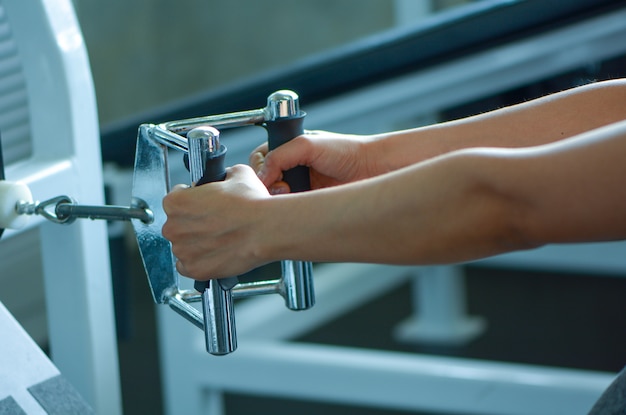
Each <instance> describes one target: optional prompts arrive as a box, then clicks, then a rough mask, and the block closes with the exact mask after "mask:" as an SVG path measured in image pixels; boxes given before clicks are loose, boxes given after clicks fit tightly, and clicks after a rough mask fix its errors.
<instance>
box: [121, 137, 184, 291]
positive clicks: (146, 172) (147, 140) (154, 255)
mask: <svg viewBox="0 0 626 415" xmlns="http://www.w3.org/2000/svg"><path fill="white" fill-rule="evenodd" d="M168 176H169V170H168V167H167V151H166V147H165V146H164V145H162V144H160V143H159V142H157V141H156V140H154V138H153V136H152V128H151V126H150V125H142V126H141V127H139V134H138V137H137V150H136V155H135V171H134V175H133V190H132V196H133V205H134V206H141V207H143V208H146V209H148V208H149V209H150V210H151V211H152V212H153V221H152V222H150V223H145V222H144V221H142V220H139V219H133V220H132V221H131V223H132V225H133V228H134V229H135V234H136V236H137V244H138V246H139V252H140V253H141V259H142V261H143V265H144V268H145V270H146V274H147V276H148V282H149V283H150V289H151V290H152V296H153V298H154V301H155V302H156V303H167V302H168V299H169V297H171V296H172V295H174V294H175V293H176V291H177V290H178V274H177V272H176V268H175V261H174V257H173V256H172V248H171V245H170V242H169V241H168V240H167V239H165V238H164V237H163V235H162V234H161V228H162V227H163V224H164V223H165V221H166V219H167V217H166V215H165V212H164V211H163V208H162V206H161V203H162V200H163V198H164V197H165V195H166V194H167V192H168V191H169V188H170V184H169V177H168Z"/></svg>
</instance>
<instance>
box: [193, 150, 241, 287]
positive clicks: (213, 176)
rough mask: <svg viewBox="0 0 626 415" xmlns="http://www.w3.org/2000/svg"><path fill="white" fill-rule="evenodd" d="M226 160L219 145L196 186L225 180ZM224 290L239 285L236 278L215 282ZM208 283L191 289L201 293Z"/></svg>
mask: <svg viewBox="0 0 626 415" xmlns="http://www.w3.org/2000/svg"><path fill="white" fill-rule="evenodd" d="M225 158H226V147H225V146H224V145H220V148H219V150H218V151H216V152H215V153H212V154H210V155H209V156H208V157H207V160H206V163H205V165H204V174H203V175H202V178H201V179H200V180H198V182H197V183H196V186H201V185H203V184H206V183H213V182H221V181H222V180H224V179H225V178H226V168H225V167H224V159H225ZM184 162H185V167H187V169H189V157H188V155H187V154H185V157H184ZM216 281H217V282H218V283H219V285H220V286H221V287H222V288H223V289H224V290H229V289H231V288H233V287H234V286H235V285H237V284H238V283H239V279H238V278H237V277H229V278H221V279H219V280H216ZM209 284H210V280H209V281H195V282H194V284H193V288H194V289H195V290H196V291H198V292H200V293H202V292H204V290H206V289H207V288H209Z"/></svg>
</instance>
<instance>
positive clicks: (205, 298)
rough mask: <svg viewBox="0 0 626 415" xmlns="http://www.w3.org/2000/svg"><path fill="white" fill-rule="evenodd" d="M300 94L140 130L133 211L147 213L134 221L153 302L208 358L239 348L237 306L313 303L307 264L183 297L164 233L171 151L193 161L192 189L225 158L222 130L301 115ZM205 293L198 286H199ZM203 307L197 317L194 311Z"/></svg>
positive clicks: (280, 94) (288, 264) (217, 283)
mask: <svg viewBox="0 0 626 415" xmlns="http://www.w3.org/2000/svg"><path fill="white" fill-rule="evenodd" d="M301 115H302V113H301V112H300V108H299V101H298V95H297V94H296V93H295V92H292V91H287V90H281V91H277V92H275V93H273V94H271V95H270V96H269V97H268V99H267V106H266V107H264V108H260V109H255V110H249V111H240V112H234V113H230V114H220V115H211V116H206V117H198V118H190V119H186V120H178V121H170V122H165V123H162V124H158V125H155V124H143V125H141V126H140V127H139V134H138V137H137V153H136V157H135V172H134V178H133V205H132V206H131V207H132V208H135V209H138V210H143V211H144V213H147V212H150V213H151V216H150V218H148V217H146V216H141V217H140V218H135V219H133V220H132V224H133V227H134V228H135V233H136V236H137V242H138V244H139V249H140V252H141V257H142V260H143V263H144V267H145V270H146V274H147V276H148V281H149V283H150V288H151V290H152V295H153V298H154V300H155V302H157V303H167V304H169V306H170V308H172V309H173V310H174V311H175V312H176V313H178V314H180V315H182V316H183V317H184V318H185V319H187V320H188V321H190V322H191V323H193V324H194V325H195V326H196V327H199V328H201V329H203V330H204V331H205V342H206V348H207V351H208V352H209V353H211V354H214V355H225V354H228V353H231V352H233V351H234V350H235V349H236V348H237V336H236V326H235V314H234V306H233V300H234V299H235V298H245V297H250V296H253V295H261V294H280V295H281V296H282V297H283V298H284V299H285V304H286V306H287V307H288V308H289V309H291V310H305V309H308V308H310V307H312V306H313V304H314V303H315V298H314V293H313V277H312V267H311V263H310V262H301V261H282V276H281V278H280V279H274V280H268V281H257V282H252V283H245V284H238V283H237V278H236V277H232V278H226V279H222V280H211V281H210V282H209V283H208V286H207V288H205V289H201V288H198V290H200V291H202V292H201V293H196V292H191V291H180V290H179V288H178V274H177V272H176V267H175V258H174V257H173V255H172V251H171V245H170V243H169V241H167V240H166V239H165V238H164V237H163V236H162V234H161V228H162V227H163V224H164V223H165V221H166V215H165V212H164V211H163V208H162V204H161V203H162V199H163V197H165V195H166V194H167V192H168V191H169V188H170V184H169V169H168V162H167V150H168V148H172V149H175V150H178V151H182V152H184V153H187V154H188V157H189V171H190V178H191V182H192V183H197V182H198V181H200V180H201V179H202V178H203V176H204V172H205V168H206V162H207V160H209V158H210V157H211V153H213V152H218V151H224V147H223V146H221V145H220V143H219V136H220V132H219V130H218V128H219V129H225V128H235V127H242V126H247V125H259V124H263V123H266V122H270V121H277V120H281V119H289V118H292V117H297V116H301ZM197 286H198V287H200V286H201V285H200V284H199V285H197ZM198 301H201V302H202V310H203V312H202V313H200V312H199V311H198V310H197V309H196V308H194V307H192V306H191V305H189V303H193V302H198Z"/></svg>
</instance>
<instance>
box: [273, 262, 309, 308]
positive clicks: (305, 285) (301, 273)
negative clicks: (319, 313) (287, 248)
mask: <svg viewBox="0 0 626 415" xmlns="http://www.w3.org/2000/svg"><path fill="white" fill-rule="evenodd" d="M280 264H281V267H282V274H283V276H282V287H281V295H282V296H283V298H284V299H285V306H286V307H287V308H289V309H290V310H307V309H309V308H311V307H313V305H315V294H314V291H313V267H312V265H311V263H310V262H305V261H290V260H285V261H281V263H280Z"/></svg>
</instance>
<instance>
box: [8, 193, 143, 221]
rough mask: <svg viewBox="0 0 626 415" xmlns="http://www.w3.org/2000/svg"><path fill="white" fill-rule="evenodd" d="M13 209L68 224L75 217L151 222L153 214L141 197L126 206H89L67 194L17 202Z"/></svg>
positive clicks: (20, 212) (23, 213) (21, 213)
mask: <svg viewBox="0 0 626 415" xmlns="http://www.w3.org/2000/svg"><path fill="white" fill-rule="evenodd" d="M15 210H16V212H17V213H18V214H20V215H40V216H43V217H44V218H46V219H48V220H49V221H51V222H53V223H59V224H70V223H72V222H74V221H75V220H76V219H78V218H81V219H102V220H118V221H129V220H131V219H139V220H140V221H141V222H143V223H151V222H152V221H153V220H154V214H153V213H152V211H151V210H150V209H148V208H147V205H146V203H145V202H144V201H142V200H141V199H137V198H135V199H133V203H132V205H131V206H130V207H127V206H111V205H104V206H90V205H79V204H78V203H76V201H75V200H74V199H72V198H71V197H69V196H56V197H53V198H51V199H48V200H45V201H43V202H24V201H20V202H18V203H17V205H16V207H15Z"/></svg>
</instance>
